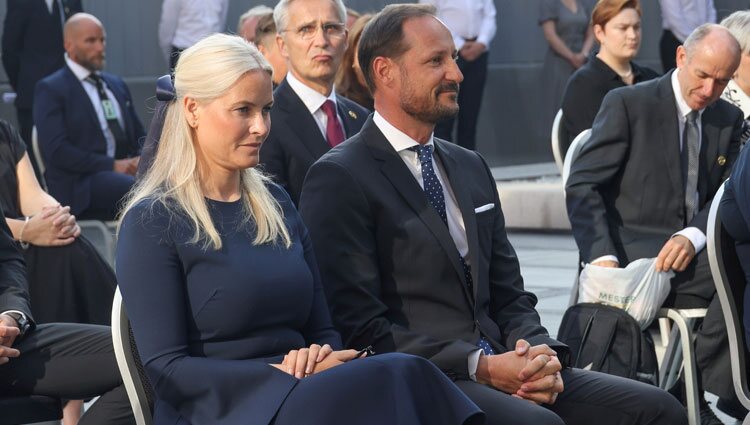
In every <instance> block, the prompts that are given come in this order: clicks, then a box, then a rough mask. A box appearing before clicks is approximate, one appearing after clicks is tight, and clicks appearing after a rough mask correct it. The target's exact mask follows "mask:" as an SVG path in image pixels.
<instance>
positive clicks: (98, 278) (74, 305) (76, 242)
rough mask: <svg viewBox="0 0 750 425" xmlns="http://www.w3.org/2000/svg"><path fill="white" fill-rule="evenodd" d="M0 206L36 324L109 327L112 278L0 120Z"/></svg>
mask: <svg viewBox="0 0 750 425" xmlns="http://www.w3.org/2000/svg"><path fill="white" fill-rule="evenodd" d="M0 181H1V182H2V184H0V205H2V208H3V211H5V215H6V217H5V220H6V221H7V223H8V226H9V227H10V229H11V232H12V233H13V238H14V239H15V240H16V241H18V242H19V245H20V246H21V248H22V251H23V254H24V259H25V260H26V269H27V277H28V281H29V292H30V294H29V295H30V297H31V308H32V313H33V315H34V320H35V321H36V322H37V323H49V322H74V323H94V324H100V325H109V323H110V320H111V318H110V311H111V309H112V296H113V295H114V290H115V286H116V285H117V283H116V279H115V275H114V272H113V271H112V269H111V268H110V267H109V265H108V264H107V263H106V262H105V261H104V259H102V258H101V256H100V255H99V254H98V253H97V251H96V249H95V248H94V247H93V246H92V245H91V244H90V243H89V242H88V241H87V240H85V239H84V238H83V237H81V236H80V234H81V229H80V228H79V227H78V224H77V223H76V219H75V216H73V215H71V214H70V208H69V207H67V206H61V205H60V204H59V203H58V202H57V201H56V200H55V198H53V197H52V196H50V195H49V194H47V193H46V192H45V191H44V190H43V189H42V187H41V186H40V185H39V182H38V181H37V179H36V176H35V175H34V170H33V168H32V166H31V161H30V160H29V154H28V153H27V152H26V145H25V144H24V142H23V140H22V139H21V136H20V135H19V134H18V132H17V131H16V130H15V129H14V128H13V127H12V126H11V125H10V124H8V123H7V122H5V121H2V120H0Z"/></svg>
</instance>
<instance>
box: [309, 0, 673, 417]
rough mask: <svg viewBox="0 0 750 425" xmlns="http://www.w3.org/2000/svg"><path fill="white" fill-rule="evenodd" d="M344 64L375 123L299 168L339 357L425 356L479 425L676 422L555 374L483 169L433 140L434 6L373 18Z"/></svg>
mask: <svg viewBox="0 0 750 425" xmlns="http://www.w3.org/2000/svg"><path fill="white" fill-rule="evenodd" d="M358 53H359V61H360V65H361V68H362V70H363V73H364V75H365V80H366V81H367V83H368V86H369V88H370V90H371V92H372V93H373V95H374V100H375V114H374V115H373V116H372V117H371V118H370V119H368V121H367V122H366V123H365V125H364V126H363V127H362V130H361V132H360V133H359V134H357V135H356V136H354V137H352V138H351V139H349V140H348V141H346V142H345V143H343V144H342V145H341V146H339V147H337V148H335V149H333V150H331V151H330V152H329V153H327V154H326V155H324V156H323V157H322V158H321V159H320V160H318V161H317V162H316V163H315V164H314V165H313V166H312V167H311V168H310V171H309V173H308V175H307V178H306V180H305V185H304V189H303V191H302V198H301V200H300V211H301V213H302V216H303V219H304V221H305V223H306V224H307V226H308V228H309V231H310V235H311V239H312V240H313V244H314V247H315V254H316V257H317V259H318V264H319V266H320V273H321V278H322V281H323V282H324V285H325V290H326V295H327V296H328V300H329V306H330V308H331V309H332V313H333V318H334V323H335V325H336V326H337V328H338V329H339V330H340V331H341V332H342V335H343V337H344V339H345V341H346V343H345V345H347V346H355V347H356V346H362V345H368V344H372V345H373V346H374V349H375V351H376V352H380V353H384V352H389V351H400V352H406V353H410V354H415V355H419V356H422V357H425V358H428V359H430V360H431V361H433V362H434V363H435V364H436V365H437V366H438V367H439V368H440V369H441V370H443V371H444V372H445V374H446V375H447V376H449V377H450V378H452V379H453V380H454V381H455V383H456V385H458V386H459V387H460V388H461V389H462V390H463V391H464V392H465V393H466V394H467V395H468V396H469V398H471V399H472V400H473V401H474V402H475V403H476V404H477V405H479V407H480V408H481V409H482V410H484V411H485V413H487V419H488V422H487V423H488V424H504V423H508V420H509V418H512V419H511V421H512V422H513V423H514V424H561V423H563V422H564V423H568V424H590V423H596V422H598V421H599V420H600V419H601V417H602V415H604V414H605V412H606V415H607V418H608V419H610V421H609V423H618V424H626V423H627V424H636V423H665V424H666V423H669V424H684V423H686V422H687V419H686V417H685V412H684V409H682V408H681V406H680V405H679V403H678V402H677V401H676V400H675V399H674V398H672V397H671V396H669V395H668V394H667V393H665V392H663V391H661V390H659V389H657V388H655V387H652V386H648V385H645V384H642V383H639V382H635V381H630V380H627V379H622V378H619V377H614V376H608V375H604V374H600V373H595V372H587V371H582V370H578V369H570V368H566V369H563V370H561V368H562V366H564V365H566V364H567V358H568V357H569V352H568V348H567V347H566V346H565V345H564V344H561V343H560V342H558V341H555V340H554V339H552V338H550V337H549V336H548V333H547V331H546V330H545V329H544V327H542V326H541V324H540V321H539V315H538V313H537V312H536V310H535V309H534V306H535V304H536V297H535V296H534V295H533V294H531V293H529V292H526V291H525V290H524V288H523V279H522V278H521V275H520V271H519V265H518V260H517V258H516V256H515V253H514V251H513V248H512V247H511V245H510V243H509V241H508V238H507V235H506V233H505V224H504V218H503V214H502V211H501V209H500V200H499V197H498V194H497V188H496V186H495V181H494V179H493V178H492V174H491V173H490V170H489V168H488V167H487V164H486V163H485V162H484V160H483V159H482V157H481V156H480V155H479V154H477V153H475V152H473V151H470V150H467V149H465V148H462V147H460V146H457V145H454V144H451V143H448V142H446V141H443V140H440V139H436V138H433V135H432V134H433V130H434V127H435V124H436V123H437V122H439V121H440V120H441V119H444V118H447V117H449V116H451V115H453V114H455V113H456V111H457V109H458V105H457V102H456V99H457V96H458V87H459V83H460V82H461V80H462V79H463V76H462V75H461V72H460V71H459V69H458V66H457V65H456V62H455V57H456V54H457V52H456V48H455V46H454V44H453V40H452V38H451V35H450V32H449V31H448V29H447V28H446V27H445V26H444V25H443V24H442V23H441V22H440V21H439V20H438V19H437V18H435V16H434V8H432V7H431V6H427V5H414V4H410V5H391V6H387V7H386V8H384V9H383V11H382V12H381V13H379V14H378V15H376V16H375V17H374V18H373V20H372V21H371V22H370V24H369V25H368V27H367V29H366V30H365V32H364V33H363V35H362V38H361V40H360V47H359V51H358ZM433 150H434V155H433ZM532 344H533V345H532ZM563 382H564V385H563ZM563 389H564V391H563ZM523 399H526V400H523ZM528 400H530V401H533V403H529V402H528ZM537 403H539V404H542V405H543V407H542V406H540V405H539V404H537ZM652 421H653V422H652Z"/></svg>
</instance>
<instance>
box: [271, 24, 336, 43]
mask: <svg viewBox="0 0 750 425" xmlns="http://www.w3.org/2000/svg"><path fill="white" fill-rule="evenodd" d="M320 28H322V29H323V35H324V36H325V37H327V38H341V37H343V36H344V34H346V27H345V26H344V24H339V23H327V24H321V25H315V24H307V25H303V26H301V27H299V28H297V29H291V30H284V31H282V32H286V31H288V32H293V33H295V34H296V35H297V37H299V38H301V39H303V40H312V39H313V37H315V36H316V35H317V34H318V29H320Z"/></svg>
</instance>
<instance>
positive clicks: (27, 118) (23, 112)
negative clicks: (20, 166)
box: [16, 108, 42, 181]
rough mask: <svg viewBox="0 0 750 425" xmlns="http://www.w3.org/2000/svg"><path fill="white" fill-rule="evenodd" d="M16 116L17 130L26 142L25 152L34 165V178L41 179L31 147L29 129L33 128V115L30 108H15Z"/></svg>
mask: <svg viewBox="0 0 750 425" xmlns="http://www.w3.org/2000/svg"><path fill="white" fill-rule="evenodd" d="M16 117H17V118H18V127H19V128H18V131H19V132H20V133H21V138H22V139H23V142H24V143H25V144H26V152H27V153H28V154H29V159H30V160H31V165H32V166H33V167H34V174H36V179H37V180H39V181H42V180H41V177H42V173H40V172H39V164H37V162H36V155H34V152H33V151H32V149H31V131H32V129H33V128H34V116H33V113H32V112H31V109H26V108H16Z"/></svg>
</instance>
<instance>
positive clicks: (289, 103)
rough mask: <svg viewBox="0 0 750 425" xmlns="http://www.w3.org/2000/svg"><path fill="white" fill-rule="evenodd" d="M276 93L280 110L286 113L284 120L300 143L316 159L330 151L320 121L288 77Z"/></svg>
mask: <svg viewBox="0 0 750 425" xmlns="http://www.w3.org/2000/svg"><path fill="white" fill-rule="evenodd" d="M275 94H276V98H277V100H276V102H277V104H278V106H279V111H281V112H283V113H284V115H285V117H284V118H283V119H282V122H284V123H286V124H287V125H288V126H289V127H290V128H291V129H292V131H293V132H294V134H296V135H297V138H298V139H299V140H300V144H301V145H302V146H304V147H305V148H306V149H307V150H308V151H309V152H310V154H311V155H312V156H313V157H314V158H316V159H317V158H320V157H321V156H323V154H325V153H326V152H328V151H329V150H330V149H331V147H330V146H329V145H328V142H327V141H326V139H325V138H324V137H323V135H322V134H321V133H320V127H318V123H317V122H316V121H315V118H314V117H313V116H312V114H311V113H310V111H309V110H308V109H307V107H306V106H305V104H304V103H302V99H300V98H299V96H297V93H295V92H294V90H292V87H291V86H289V83H288V82H287V81H286V79H285V80H284V81H282V82H281V84H280V85H279V87H278V88H277V89H276V92H275Z"/></svg>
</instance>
